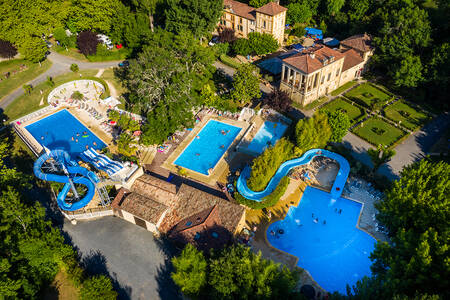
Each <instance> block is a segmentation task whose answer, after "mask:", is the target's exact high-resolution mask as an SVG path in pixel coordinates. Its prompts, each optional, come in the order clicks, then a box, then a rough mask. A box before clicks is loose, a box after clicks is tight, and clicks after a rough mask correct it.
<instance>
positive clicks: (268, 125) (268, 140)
mask: <svg viewBox="0 0 450 300" xmlns="http://www.w3.org/2000/svg"><path fill="white" fill-rule="evenodd" d="M286 128H287V125H284V124H283V123H275V122H270V121H265V122H264V124H263V126H261V128H260V129H259V130H258V132H257V133H256V135H255V137H254V138H253V140H252V141H251V143H250V145H248V147H247V150H249V151H250V152H252V153H255V154H257V155H260V154H261V153H263V152H264V150H266V148H267V147H268V146H269V145H275V143H276V142H277V141H278V140H279V139H281V137H282V136H283V134H284V132H285V131H286Z"/></svg>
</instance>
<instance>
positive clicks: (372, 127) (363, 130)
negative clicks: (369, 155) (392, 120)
mask: <svg viewBox="0 0 450 300" xmlns="http://www.w3.org/2000/svg"><path fill="white" fill-rule="evenodd" d="M353 132H354V133H355V134H356V135H358V136H359V137H361V138H363V139H364V140H366V141H368V142H369V143H371V144H372V145H374V146H378V145H380V144H381V145H383V146H391V145H392V144H393V143H395V142H396V141H398V140H399V139H400V138H401V137H402V136H404V135H405V132H404V131H403V130H401V129H399V128H397V127H395V126H393V125H391V124H389V123H386V122H385V121H383V120H382V119H379V118H376V117H373V118H370V119H368V120H366V121H364V123H363V124H361V125H359V126H358V127H356V128H355V129H353Z"/></svg>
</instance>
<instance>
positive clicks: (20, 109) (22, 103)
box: [4, 70, 109, 121]
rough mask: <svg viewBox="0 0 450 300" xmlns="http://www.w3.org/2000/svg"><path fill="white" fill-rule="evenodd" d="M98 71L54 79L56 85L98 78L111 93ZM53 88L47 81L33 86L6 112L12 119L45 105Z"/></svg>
mask: <svg viewBox="0 0 450 300" xmlns="http://www.w3.org/2000/svg"><path fill="white" fill-rule="evenodd" d="M97 72H98V70H83V71H81V72H79V73H72V72H71V73H67V74H64V75H61V76H58V77H55V78H53V81H54V82H55V87H56V86H58V85H60V84H63V83H64V82H68V81H71V80H77V79H93V80H97V81H99V82H100V83H102V84H104V85H105V89H106V92H105V96H107V95H108V94H109V90H108V86H107V85H106V83H105V82H104V81H103V80H102V79H100V78H96V77H94V75H95V74H97ZM80 73H81V74H82V75H83V76H82V77H81V78H80V75H79V74H80ZM52 89H54V87H49V86H48V84H47V83H46V82H43V83H41V84H39V85H37V86H36V87H34V88H33V90H32V91H31V93H30V94H24V95H22V96H20V97H18V98H17V99H16V100H14V102H12V103H11V104H10V105H8V106H7V107H6V109H5V111H4V114H5V115H6V116H7V117H8V119H9V120H10V121H11V120H15V119H17V118H20V117H22V116H25V115H27V114H29V113H31V112H33V111H36V110H38V109H40V108H42V107H44V106H45V105H47V95H48V94H49V93H50V91H51V90H52ZM40 90H42V91H43V93H42V95H41V93H40ZM42 98H44V105H42V106H40V105H39V103H40V102H41V99H42Z"/></svg>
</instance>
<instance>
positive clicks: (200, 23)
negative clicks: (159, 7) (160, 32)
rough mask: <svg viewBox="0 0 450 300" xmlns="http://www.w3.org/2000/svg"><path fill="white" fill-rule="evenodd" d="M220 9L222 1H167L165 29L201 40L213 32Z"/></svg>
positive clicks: (220, 12)
mask: <svg viewBox="0 0 450 300" xmlns="http://www.w3.org/2000/svg"><path fill="white" fill-rule="evenodd" d="M222 9H223V1H222V0H195V1H194V0H167V9H166V11H165V14H166V29H167V30H169V31H172V32H175V33H178V34H180V33H182V32H185V31H187V32H191V33H192V34H193V35H194V37H196V38H201V37H203V36H205V35H206V34H208V33H210V32H211V31H213V30H214V28H215V27H216V25H217V23H218V22H219V18H220V16H221V15H222Z"/></svg>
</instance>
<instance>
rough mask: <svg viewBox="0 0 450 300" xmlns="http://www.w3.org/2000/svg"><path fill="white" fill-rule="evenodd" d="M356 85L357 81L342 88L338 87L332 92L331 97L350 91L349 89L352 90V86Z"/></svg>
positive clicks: (350, 82)
mask: <svg viewBox="0 0 450 300" xmlns="http://www.w3.org/2000/svg"><path fill="white" fill-rule="evenodd" d="M355 84H356V81H349V82H347V83H346V84H344V85H343V86H341V87H338V88H337V89H335V90H334V91H332V92H331V93H330V94H331V96H337V95H339V94H340V93H342V92H343V91H345V90H348V89H349V88H351V87H352V86H354V85H355Z"/></svg>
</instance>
